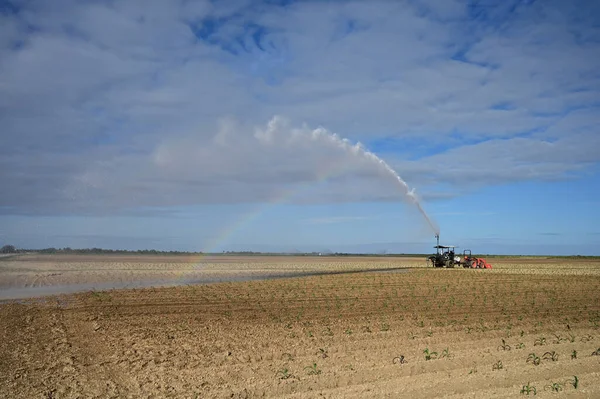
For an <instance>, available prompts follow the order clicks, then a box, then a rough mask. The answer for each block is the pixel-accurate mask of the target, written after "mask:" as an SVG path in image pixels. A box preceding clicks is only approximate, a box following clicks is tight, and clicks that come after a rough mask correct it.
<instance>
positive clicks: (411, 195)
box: [311, 128, 440, 236]
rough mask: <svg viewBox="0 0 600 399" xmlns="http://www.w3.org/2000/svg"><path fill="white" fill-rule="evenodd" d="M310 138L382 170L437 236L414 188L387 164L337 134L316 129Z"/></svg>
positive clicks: (436, 230)
mask: <svg viewBox="0 0 600 399" xmlns="http://www.w3.org/2000/svg"><path fill="white" fill-rule="evenodd" d="M311 138H312V139H313V140H323V139H324V140H327V141H329V142H330V143H331V144H333V145H336V146H338V147H340V148H342V149H343V150H344V151H346V152H349V153H351V154H353V155H355V156H360V157H363V158H364V159H366V160H368V161H369V162H371V163H372V164H374V165H375V166H377V167H378V168H379V169H381V170H383V171H384V172H385V173H387V174H389V175H390V176H392V177H393V178H394V179H395V180H396V181H397V183H398V184H399V185H400V187H401V188H402V190H403V192H404V195H405V196H406V197H407V198H408V199H409V200H410V201H411V202H412V203H413V204H414V205H415V206H416V207H417V209H418V210H419V212H420V213H421V215H422V216H423V217H424V218H425V220H426V221H427V224H428V225H429V227H430V228H431V230H432V231H433V232H434V233H435V234H436V236H439V234H440V231H439V228H438V227H437V226H436V225H435V224H434V223H433V221H432V220H431V218H430V217H429V215H427V212H425V209H423V206H422V205H421V202H420V201H419V198H418V197H417V194H416V193H415V190H414V188H413V189H411V188H410V187H409V186H408V184H407V183H406V182H405V181H404V180H403V179H402V178H401V177H400V175H399V174H398V173H396V171H395V170H394V169H392V167H391V166H390V165H388V163H387V162H385V161H384V160H383V159H381V158H379V157H378V156H377V155H375V154H374V153H372V152H371V151H369V150H367V149H366V148H364V147H363V145H362V144H361V143H356V144H352V143H351V142H350V141H349V140H348V139H345V138H341V137H340V136H338V135H337V134H335V133H331V132H329V131H328V130H326V129H324V128H317V129H315V130H313V131H312V134H311Z"/></svg>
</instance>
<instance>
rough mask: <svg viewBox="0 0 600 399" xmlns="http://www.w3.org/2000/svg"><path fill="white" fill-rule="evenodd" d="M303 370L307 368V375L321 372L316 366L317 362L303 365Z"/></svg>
mask: <svg viewBox="0 0 600 399" xmlns="http://www.w3.org/2000/svg"><path fill="white" fill-rule="evenodd" d="M304 370H307V372H306V373H307V374H308V375H317V374H321V370H319V369H318V368H317V363H313V364H312V366H306V367H304Z"/></svg>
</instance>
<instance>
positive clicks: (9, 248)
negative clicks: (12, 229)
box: [0, 245, 18, 254]
mask: <svg viewBox="0 0 600 399" xmlns="http://www.w3.org/2000/svg"><path fill="white" fill-rule="evenodd" d="M17 252H18V250H17V248H15V246H14V245H5V246H3V247H2V248H0V253H2V254H16V253H17Z"/></svg>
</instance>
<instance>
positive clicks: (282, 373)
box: [278, 368, 293, 380]
mask: <svg viewBox="0 0 600 399" xmlns="http://www.w3.org/2000/svg"><path fill="white" fill-rule="evenodd" d="M278 374H279V379H280V380H287V379H288V378H292V377H293V375H292V373H290V371H289V370H288V369H286V368H283V369H281V370H279V372H278Z"/></svg>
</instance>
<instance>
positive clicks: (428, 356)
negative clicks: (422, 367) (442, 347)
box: [423, 348, 438, 360]
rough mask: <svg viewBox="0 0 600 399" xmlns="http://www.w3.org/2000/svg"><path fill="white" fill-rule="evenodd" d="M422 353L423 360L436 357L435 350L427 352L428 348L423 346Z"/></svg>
mask: <svg viewBox="0 0 600 399" xmlns="http://www.w3.org/2000/svg"><path fill="white" fill-rule="evenodd" d="M423 353H424V354H425V360H431V359H437V355H438V354H437V352H429V348H425V350H424V351H423Z"/></svg>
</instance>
